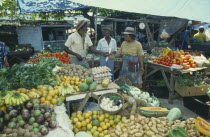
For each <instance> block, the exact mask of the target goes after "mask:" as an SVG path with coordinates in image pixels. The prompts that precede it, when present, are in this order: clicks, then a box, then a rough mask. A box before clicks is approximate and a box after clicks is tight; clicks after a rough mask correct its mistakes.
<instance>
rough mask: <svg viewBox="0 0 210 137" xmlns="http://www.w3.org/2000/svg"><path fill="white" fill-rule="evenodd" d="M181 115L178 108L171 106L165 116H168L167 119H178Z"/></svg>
mask: <svg viewBox="0 0 210 137" xmlns="http://www.w3.org/2000/svg"><path fill="white" fill-rule="evenodd" d="M181 115H182V112H181V110H180V109H179V108H172V109H171V110H170V111H169V112H168V115H167V116H166V117H167V118H168V121H175V120H178V119H179V118H180V117H181Z"/></svg>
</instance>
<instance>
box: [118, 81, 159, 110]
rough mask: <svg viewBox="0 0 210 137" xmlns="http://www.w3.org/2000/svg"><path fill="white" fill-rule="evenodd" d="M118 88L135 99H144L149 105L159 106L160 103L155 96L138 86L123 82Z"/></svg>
mask: <svg viewBox="0 0 210 137" xmlns="http://www.w3.org/2000/svg"><path fill="white" fill-rule="evenodd" d="M120 89H121V90H123V91H124V92H125V93H127V94H130V95H131V96H133V97H134V98H135V99H140V100H144V101H145V102H146V103H148V104H150V105H151V106H154V107H159V105H160V102H159V100H158V99H157V98H156V97H155V96H151V97H150V95H149V93H148V92H143V91H141V90H140V89H139V88H136V87H134V86H129V85H126V84H125V85H124V86H122V87H121V88H120Z"/></svg>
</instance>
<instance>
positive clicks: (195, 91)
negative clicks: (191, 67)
mask: <svg viewBox="0 0 210 137" xmlns="http://www.w3.org/2000/svg"><path fill="white" fill-rule="evenodd" d="M175 91H176V92H178V93H179V94H180V95H181V96H182V97H187V96H202V95H206V93H207V92H208V85H204V86H197V87H182V86H180V85H179V83H178V82H176V83H175Z"/></svg>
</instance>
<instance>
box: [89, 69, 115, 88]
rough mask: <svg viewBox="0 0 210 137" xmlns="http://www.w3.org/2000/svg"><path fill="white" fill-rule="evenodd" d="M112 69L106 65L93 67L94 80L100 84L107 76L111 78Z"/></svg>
mask: <svg viewBox="0 0 210 137" xmlns="http://www.w3.org/2000/svg"><path fill="white" fill-rule="evenodd" d="M110 71H111V70H110V69H109V68H108V67H106V66H100V67H95V68H92V74H93V78H94V81H95V82H96V83H98V84H101V83H102V81H103V80H104V79H105V78H108V79H110V80H111V76H112V74H111V73H110Z"/></svg>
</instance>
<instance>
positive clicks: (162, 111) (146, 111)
mask: <svg viewBox="0 0 210 137" xmlns="http://www.w3.org/2000/svg"><path fill="white" fill-rule="evenodd" d="M139 112H140V114H141V115H143V116H146V117H164V116H166V115H167V114H168V112H169V110H168V109H166V108H162V107H141V108H140V109H139Z"/></svg>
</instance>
